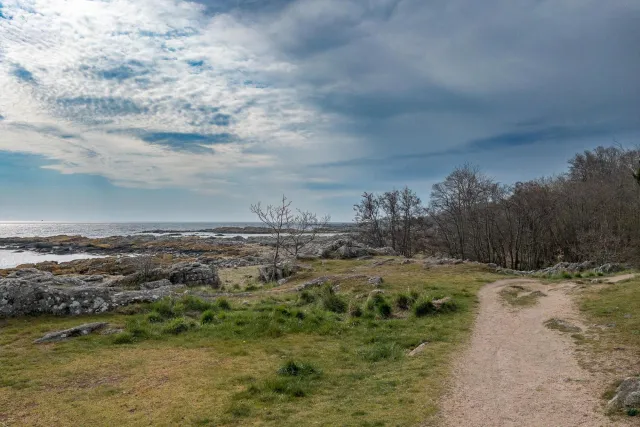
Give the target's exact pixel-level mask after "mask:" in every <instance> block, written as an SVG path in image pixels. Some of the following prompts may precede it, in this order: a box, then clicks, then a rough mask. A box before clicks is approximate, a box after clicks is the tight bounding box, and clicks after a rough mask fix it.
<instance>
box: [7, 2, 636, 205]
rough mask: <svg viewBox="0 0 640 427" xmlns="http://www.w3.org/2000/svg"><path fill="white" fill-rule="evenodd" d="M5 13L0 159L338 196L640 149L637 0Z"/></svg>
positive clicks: (140, 183) (154, 179)
mask: <svg viewBox="0 0 640 427" xmlns="http://www.w3.org/2000/svg"><path fill="white" fill-rule="evenodd" d="M496 11H500V13H496ZM0 14H1V15H0V87H2V92H3V96H2V97H0V111H2V114H3V117H4V119H3V120H1V121H0V132H2V135H3V138H2V141H0V150H4V151H7V152H14V153H15V152H20V153H29V154H32V155H37V156H43V157H44V158H46V159H48V162H49V163H48V166H47V167H48V168H50V169H52V170H56V171H59V172H60V173H64V174H92V175H98V176H102V177H105V178H106V179H108V180H110V182H112V183H114V184H116V185H119V186H125V187H128V188H132V187H140V188H160V189H161V188H178V189H186V190H195V191H200V192H204V191H216V192H225V191H226V192H228V193H230V194H231V193H234V194H233V196H230V197H240V199H242V198H249V197H254V196H255V195H261V196H262V195H264V196H267V195H269V194H272V193H273V194H275V193H279V192H281V191H287V192H292V193H294V194H297V195H298V196H299V197H300V198H302V199H307V200H312V199H313V197H315V196H312V194H322V197H328V196H329V195H334V196H335V197H336V200H338V199H340V198H341V197H344V196H345V195H346V194H351V192H354V191H355V189H357V188H358V187H362V188H364V187H365V186H369V185H371V186H376V187H384V186H392V185H396V184H398V183H399V181H400V180H405V181H413V182H416V183H417V185H424V186H425V188H426V187H428V185H427V184H428V183H429V182H431V180H433V179H437V177H438V176H442V175H443V174H446V172H447V169H449V168H451V167H452V166H454V165H455V164H458V163H460V160H462V159H465V160H472V161H473V160H477V161H483V162H486V165H487V166H488V167H491V168H494V165H495V162H494V161H492V160H491V156H490V154H491V155H492V156H493V158H495V159H500V158H506V157H505V156H507V154H508V156H509V159H510V162H511V163H513V164H515V165H518V164H521V165H522V164H526V162H527V158H526V156H529V155H530V154H531V152H532V151H531V150H534V149H535V147H544V148H545V150H547V152H546V153H542V154H544V155H546V156H548V157H549V158H551V157H553V158H554V159H555V156H557V151H561V150H556V152H554V149H553V147H554V145H553V144H556V145H557V146H562V147H572V148H574V147H578V148H580V147H583V148H588V146H589V145H590V144H594V143H597V141H599V142H600V143H604V144H606V143H608V142H610V141H611V140H612V139H613V138H620V137H624V138H625V140H624V141H622V142H623V143H626V142H627V140H628V141H629V142H636V141H634V138H637V137H638V136H640V118H639V117H638V115H637V99H638V96H639V95H640V79H638V78H637V76H636V74H637V71H636V70H638V69H640V57H638V56H637V55H636V54H635V53H634V51H635V42H636V41H637V40H638V38H639V37H640V30H639V29H638V26H637V22H638V20H639V19H640V4H638V2H637V1H633V0H621V1H616V2H606V3H602V2H597V1H596V0H586V1H583V2H575V1H571V0H560V1H556V2H548V1H534V0H518V1H513V0H487V1H485V2H474V1H470V0H453V1H446V2H445V1H440V0H435V1H424V0H402V1H401V0H371V1H362V0H340V1H338V0H270V1H266V0H265V1H257V0H216V1H214V0H198V1H196V2H184V1H178V0H153V1H151V0H118V1H115V0H114V1H112V0H105V1H101V2H94V1H88V0H72V3H69V1H63V0H47V1H44V0H28V1H17V0H10V1H3V3H2V8H0ZM9 17H10V18H9ZM52 129H55V131H53V130H52ZM581 144H582V146H581ZM563 150H564V148H563ZM542 154H541V155H542ZM519 156H520V157H519ZM546 164H548V165H557V163H555V162H554V161H548V162H546ZM426 165H428V166H426ZM554 167H555V166H554ZM514 168H515V169H514V175H515V174H517V168H516V167H514ZM536 168H537V169H536V170H537V171H538V173H548V172H549V169H548V167H545V162H543V161H539V162H537V163H536ZM532 173H533V171H532ZM518 178H519V177H517V176H514V179H518ZM421 183H422V184H421ZM238 188H243V189H245V191H244V193H243V194H242V195H237V194H235V193H237V192H238ZM237 203H244V204H246V200H244V199H243V200H242V201H241V200H239V201H238V202H237Z"/></svg>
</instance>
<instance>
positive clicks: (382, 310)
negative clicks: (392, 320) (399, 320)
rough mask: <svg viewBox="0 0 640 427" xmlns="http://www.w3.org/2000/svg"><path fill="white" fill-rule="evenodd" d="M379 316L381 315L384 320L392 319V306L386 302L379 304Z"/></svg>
mask: <svg viewBox="0 0 640 427" xmlns="http://www.w3.org/2000/svg"><path fill="white" fill-rule="evenodd" d="M377 309H378V314H379V315H380V317H382V318H385V319H386V318H389V317H391V311H392V310H391V304H389V303H388V302H386V301H383V302H381V303H380V304H378V307H377Z"/></svg>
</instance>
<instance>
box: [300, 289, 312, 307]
mask: <svg viewBox="0 0 640 427" xmlns="http://www.w3.org/2000/svg"><path fill="white" fill-rule="evenodd" d="M315 300H316V297H315V295H313V294H312V293H311V292H309V291H302V292H300V295H299V296H298V303H299V304H300V305H307V304H311V303H313V302H314V301H315Z"/></svg>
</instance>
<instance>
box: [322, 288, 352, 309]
mask: <svg viewBox="0 0 640 427" xmlns="http://www.w3.org/2000/svg"><path fill="white" fill-rule="evenodd" d="M321 301H322V307H323V308H324V309H325V310H327V311H332V312H334V313H345V312H346V311H347V308H348V304H347V302H346V301H345V300H344V299H343V298H341V297H340V296H338V295H336V294H335V292H334V291H333V289H332V288H331V286H325V287H324V288H323V290H322V299H321Z"/></svg>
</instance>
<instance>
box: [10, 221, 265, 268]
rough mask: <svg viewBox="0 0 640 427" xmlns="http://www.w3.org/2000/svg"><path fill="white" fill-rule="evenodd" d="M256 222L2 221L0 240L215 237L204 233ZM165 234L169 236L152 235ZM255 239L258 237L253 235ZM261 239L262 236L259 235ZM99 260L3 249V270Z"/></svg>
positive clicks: (256, 224)
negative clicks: (79, 237)
mask: <svg viewBox="0 0 640 427" xmlns="http://www.w3.org/2000/svg"><path fill="white" fill-rule="evenodd" d="M260 225H261V224H260V223H257V222H107V223H93V222H78V223H72V222H44V221H40V222H2V223H0V238H4V237H49V236H58V235H63V234H66V235H69V236H78V235H79V236H85V237H90V238H100V237H110V236H132V235H136V234H142V233H144V234H149V232H153V231H158V230H171V231H172V233H173V232H175V233H178V234H181V235H185V236H186V235H194V236H202V237H207V236H213V235H216V233H211V232H201V231H199V230H210V229H213V228H218V227H250V226H254V227H258V226H260ZM151 234H154V235H163V234H167V233H155V232H154V233H151ZM237 235H240V236H243V237H248V236H250V235H249V234H241V233H235V234H228V235H223V236H219V237H233V236H237ZM251 236H256V234H251ZM257 236H259V234H257ZM86 258H99V256H96V255H89V254H68V255H67V254H65V255H54V254H41V253H38V252H31V251H14V250H11V249H2V247H0V268H14V267H17V266H18V265H21V264H32V263H39V262H44V261H57V262H65V261H73V260H75V259H86Z"/></svg>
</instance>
